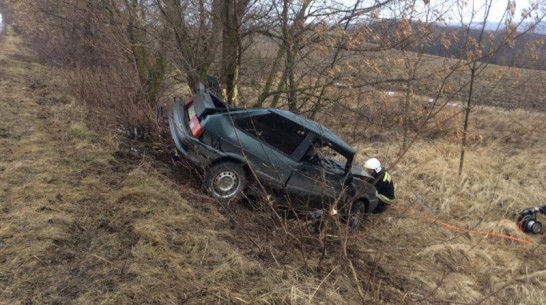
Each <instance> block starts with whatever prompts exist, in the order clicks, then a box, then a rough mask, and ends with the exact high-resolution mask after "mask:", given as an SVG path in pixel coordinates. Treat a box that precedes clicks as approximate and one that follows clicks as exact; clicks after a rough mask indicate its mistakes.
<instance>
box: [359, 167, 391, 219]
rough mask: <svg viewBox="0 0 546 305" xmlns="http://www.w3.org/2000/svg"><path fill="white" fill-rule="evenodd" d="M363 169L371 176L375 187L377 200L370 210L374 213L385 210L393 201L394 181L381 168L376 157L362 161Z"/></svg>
mask: <svg viewBox="0 0 546 305" xmlns="http://www.w3.org/2000/svg"><path fill="white" fill-rule="evenodd" d="M364 169H365V170H366V171H367V172H368V174H370V175H371V176H372V177H373V180H372V181H371V182H370V183H372V184H373V185H374V186H375V188H376V189H377V198H378V199H379V202H378V204H377V207H376V208H375V209H374V210H373V211H372V213H374V214H379V213H383V212H385V210H387V207H388V206H389V204H391V203H392V202H393V201H394V183H393V182H392V177H391V175H390V174H389V173H387V172H386V171H385V170H383V168H381V163H380V162H379V160H377V159H376V158H371V159H369V160H368V161H366V163H364Z"/></svg>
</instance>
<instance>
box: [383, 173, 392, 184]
mask: <svg viewBox="0 0 546 305" xmlns="http://www.w3.org/2000/svg"><path fill="white" fill-rule="evenodd" d="M387 181H388V182H391V181H392V178H391V175H389V173H387V172H385V174H384V175H383V182H387Z"/></svg>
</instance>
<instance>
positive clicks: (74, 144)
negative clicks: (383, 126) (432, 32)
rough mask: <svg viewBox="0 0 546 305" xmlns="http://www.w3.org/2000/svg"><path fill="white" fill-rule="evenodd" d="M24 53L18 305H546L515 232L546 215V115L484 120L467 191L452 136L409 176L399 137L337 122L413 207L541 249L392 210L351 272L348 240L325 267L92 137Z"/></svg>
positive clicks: (14, 193) (19, 84)
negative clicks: (537, 212) (518, 217)
mask: <svg viewBox="0 0 546 305" xmlns="http://www.w3.org/2000/svg"><path fill="white" fill-rule="evenodd" d="M23 49H24V48H23V47H22V46H21V45H20V42H19V41H17V39H16V38H14V37H12V36H9V37H7V41H6V43H5V45H4V47H3V49H2V50H0V62H1V63H2V70H0V73H1V74H2V77H1V78H0V91H1V92H3V94H2V95H1V96H0V104H1V106H2V109H3V110H2V113H3V116H2V120H1V121H0V156H1V157H0V189H1V190H2V192H1V193H0V238H1V239H0V261H1V262H2V264H1V265H0V303H2V304H29V303H37V304H42V303H43V304H71V303H72V304H180V303H184V304H358V303H375V304H402V303H412V304H413V303H417V304H437V303H440V304H448V303H456V302H458V303H463V304H475V303H479V302H482V304H541V303H544V302H545V301H546V295H545V294H546V293H545V292H544V291H546V289H545V288H546V284H544V283H546V273H545V272H544V271H543V270H541V266H542V264H543V263H542V262H543V253H544V250H545V248H544V247H545V242H544V238H543V236H542V235H537V236H526V235H524V234H522V233H521V232H519V231H517V229H516V227H515V224H514V222H513V220H514V216H515V214H516V213H517V212H519V211H520V210H521V209H523V208H527V207H532V206H536V205H542V204H546V193H545V192H544V189H545V186H546V185H545V183H546V174H545V173H546V160H545V159H544V157H543V156H544V155H545V147H546V145H545V144H546V143H545V141H546V140H545V139H544V137H543V134H544V132H545V131H546V130H545V129H546V128H545V125H544V121H545V120H544V116H545V114H543V113H533V112H527V111H523V110H513V111H510V112H503V111H504V110H502V109H497V108H488V107H483V108H480V109H474V112H473V116H472V122H471V126H472V130H471V131H472V132H474V133H477V132H478V131H479V132H480V135H481V136H482V138H483V139H481V140H480V141H477V142H475V143H474V144H473V146H472V147H471V148H469V149H468V150H467V152H466V161H465V170H464V174H463V176H462V177H458V176H457V169H458V160H459V159H458V158H459V146H458V145H457V144H456V143H454V142H453V141H450V140H449V138H443V136H442V135H443V133H442V134H440V136H438V137H437V138H436V140H434V141H431V140H430V139H427V140H418V141H417V142H416V143H415V144H414V145H413V147H412V148H411V149H410V151H409V152H408V153H407V154H406V155H405V156H404V158H402V159H401V160H400V161H399V162H396V160H397V154H398V152H399V145H398V143H397V140H398V139H399V135H398V134H397V133H396V131H395V129H394V128H393V129H390V131H389V130H388V131H386V132H382V133H381V130H379V129H376V132H377V137H376V138H375V140H374V139H363V138H362V136H358V134H357V136H355V137H352V135H353V134H354V133H353V132H354V129H353V128H351V127H352V126H349V125H347V126H341V125H338V124H336V121H334V120H332V121H331V122H330V124H329V125H328V126H329V127H332V129H334V130H336V131H338V130H339V131H340V134H342V135H343V137H344V138H347V139H351V140H352V141H353V142H352V144H354V145H355V147H357V148H358V151H359V156H358V159H357V161H358V162H362V161H363V160H365V159H366V158H368V157H371V156H377V157H379V158H380V159H381V160H382V161H383V162H384V164H385V166H386V167H388V168H390V169H389V170H390V172H391V174H392V175H393V177H394V179H395V183H396V189H397V197H398V201H397V204H398V205H399V206H402V207H405V208H410V209H412V210H414V211H416V212H418V213H421V214H423V215H426V216H431V217H434V218H436V219H438V220H440V221H443V222H446V223H449V224H452V225H456V226H459V227H463V228H471V229H474V230H478V231H488V232H496V233H502V234H508V235H511V236H515V237H520V238H531V242H530V243H529V244H522V243H518V242H516V241H510V240H506V239H502V238H499V237H493V236H484V235H479V234H468V233H463V232H460V231H455V230H452V229H449V228H447V227H444V226H441V225H438V224H436V223H433V222H431V221H430V220H427V219H425V218H422V217H419V216H416V215H412V214H408V213H405V212H403V211H400V210H394V209H391V210H389V211H388V212H387V213H386V214H384V215H383V216H381V217H379V218H378V217H373V218H371V219H370V222H369V225H370V226H373V228H372V229H371V230H370V231H368V233H367V234H365V235H363V236H361V237H358V238H355V239H349V240H348V244H347V257H345V255H343V251H342V247H341V243H340V242H339V241H336V240H334V241H329V240H325V241H324V242H325V245H326V249H327V250H326V253H325V255H324V256H323V255H322V253H321V252H320V250H321V247H320V243H319V242H318V241H317V240H316V239H312V238H308V239H303V241H302V240H297V239H292V238H290V237H289V236H287V235H286V232H285V231H284V230H282V228H278V227H277V228H274V227H273V228H268V227H267V225H268V224H269V222H268V219H269V218H268V214H267V212H262V211H255V210H251V209H248V208H246V207H243V206H242V205H238V204H231V205H219V204H218V203H216V202H214V201H212V200H211V199H209V198H208V197H206V196H203V195H202V194H200V193H199V190H198V189H196V186H198V182H197V181H196V179H191V176H192V174H191V173H189V172H185V170H184V169H183V168H181V167H180V166H172V165H171V164H170V163H168V162H164V161H161V160H159V159H157V158H155V157H154V155H153V154H152V153H150V152H148V153H141V152H134V151H133V150H131V148H137V149H138V151H142V147H140V146H138V147H137V145H140V144H138V143H135V142H127V141H125V140H122V138H121V137H118V136H104V135H99V134H97V133H95V132H93V131H91V130H90V129H89V128H87V127H86V123H85V118H86V117H87V113H86V111H85V110H84V109H82V108H81V107H79V106H78V105H77V104H76V103H74V101H73V100H72V98H70V97H69V96H65V95H64V93H63V92H66V88H64V86H63V85H62V84H63V81H62V79H60V78H59V77H58V73H59V72H58V71H56V70H55V69H51V68H46V67H43V66H40V65H37V64H35V63H33V61H32V58H31V57H30V56H28V55H25V54H24V53H23V52H22V51H21V50H23ZM40 100H42V101H53V102H50V103H42V104H37V102H38V101H40ZM387 101H390V100H387ZM340 121H341V120H337V122H338V123H339V122H340ZM370 128H372V127H370ZM182 175H184V177H185V178H184V179H182V177H181V176H182ZM412 192H416V193H418V194H419V195H420V196H421V197H422V198H423V199H424V200H426V201H427V202H428V204H430V205H431V206H432V207H433V208H434V209H435V210H436V214H434V215H432V214H431V212H430V211H429V210H428V209H426V208H424V207H423V206H422V205H421V203H419V202H418V201H417V200H416V199H415V197H414V196H413V194H412ZM287 223H288V225H289V226H290V225H291V222H287ZM243 231H244V232H245V233H243ZM302 249H303V250H304V251H300V250H302ZM346 258H348V259H350V260H351V262H352V264H353V266H354V268H355V271H356V275H357V276H358V279H359V285H360V287H361V289H362V291H363V294H364V297H363V298H361V297H360V296H359V294H358V292H357V290H356V289H355V283H354V281H353V273H352V271H351V269H350V267H349V266H350V265H349V264H348V263H347V260H346Z"/></svg>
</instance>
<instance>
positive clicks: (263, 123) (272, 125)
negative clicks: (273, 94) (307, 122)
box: [235, 113, 307, 155]
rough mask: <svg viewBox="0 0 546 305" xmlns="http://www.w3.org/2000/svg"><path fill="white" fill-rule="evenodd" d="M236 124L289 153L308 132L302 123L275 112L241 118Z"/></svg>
mask: <svg viewBox="0 0 546 305" xmlns="http://www.w3.org/2000/svg"><path fill="white" fill-rule="evenodd" d="M235 125H236V126H237V127H238V128H240V129H242V130H244V131H246V132H248V133H250V134H251V135H252V136H254V137H256V138H258V139H260V140H261V141H263V142H265V143H267V144H269V145H271V146H273V147H275V148H277V149H278V150H280V151H282V152H283V153H285V154H287V155H291V154H292V153H293V152H294V150H295V149H296V148H297V147H298V145H299V144H300V143H301V142H302V141H303V139H305V136H306V134H307V131H306V130H305V129H304V128H303V127H302V126H301V125H299V124H296V123H294V122H292V121H290V120H288V119H286V118H284V117H282V116H280V115H277V114H274V113H269V114H263V115H258V116H253V117H247V118H240V119H237V120H236V121H235Z"/></svg>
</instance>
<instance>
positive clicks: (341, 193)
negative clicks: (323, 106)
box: [169, 85, 377, 218]
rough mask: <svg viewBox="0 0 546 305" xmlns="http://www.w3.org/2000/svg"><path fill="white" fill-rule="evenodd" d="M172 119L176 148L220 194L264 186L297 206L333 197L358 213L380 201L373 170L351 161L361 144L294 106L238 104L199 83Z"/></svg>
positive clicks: (311, 207) (328, 203) (310, 206)
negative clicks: (298, 112)
mask: <svg viewBox="0 0 546 305" xmlns="http://www.w3.org/2000/svg"><path fill="white" fill-rule="evenodd" d="M169 125H170V130H171V134H172V137H173V139H174V143H175V144H176V148H177V150H178V152H179V153H180V154H181V155H182V156H183V157H184V158H186V159H187V160H189V161H191V162H192V163H193V164H195V165H197V166H198V167H199V168H202V169H203V170H204V173H205V184H206V188H207V190H208V191H209V192H210V193H211V195H212V196H214V197H215V198H217V199H219V200H229V199H231V198H235V197H239V196H241V195H242V193H243V192H247V191H249V190H250V189H252V190H254V191H255V190H256V189H260V190H263V191H266V192H267V193H268V194H270V195H272V196H274V198H276V201H277V202H278V203H279V204H280V205H286V206H290V207H291V208H294V209H296V210H300V211H315V210H322V209H327V208H329V207H332V205H335V206H334V207H335V208H340V209H342V210H343V211H347V213H348V212H349V211H351V214H353V215H355V216H358V217H359V218H361V215H362V214H364V213H371V211H373V209H374V208H375V206H376V205H377V197H376V190H375V188H374V187H373V186H372V185H370V184H369V183H367V182H366V179H367V178H370V177H369V176H368V174H367V173H366V172H365V171H364V170H362V169H361V168H357V167H353V166H352V161H353V158H354V156H355V153H356V152H355V150H354V149H353V148H352V147H351V146H349V145H348V144H347V143H345V142H344V141H343V140H341V139H340V138H339V137H338V136H337V135H335V134H334V133H333V132H331V131H330V130H329V129H328V128H326V127H324V126H322V125H320V124H318V123H316V122H314V121H312V120H309V119H306V118H304V117H301V116H299V115H296V114H294V113H292V112H289V111H286V110H280V109H272V108H253V109H243V108H233V107H231V106H229V105H227V104H226V103H225V102H224V101H222V100H221V99H219V98H218V97H216V96H215V95H214V94H212V93H209V92H207V91H206V90H205V88H204V87H203V85H201V86H200V90H199V91H198V93H197V94H196V95H195V96H193V97H192V98H190V99H189V100H187V101H186V102H183V101H182V100H181V99H180V98H175V105H174V108H173V110H172V112H171V114H170V116H169ZM249 186H254V187H249ZM256 186H259V187H256ZM349 207H350V209H349Z"/></svg>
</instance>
